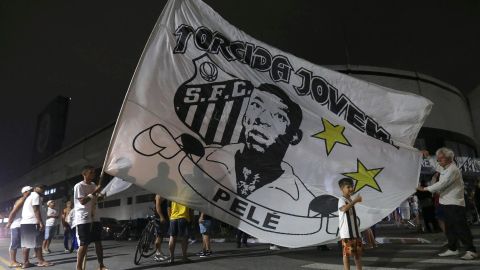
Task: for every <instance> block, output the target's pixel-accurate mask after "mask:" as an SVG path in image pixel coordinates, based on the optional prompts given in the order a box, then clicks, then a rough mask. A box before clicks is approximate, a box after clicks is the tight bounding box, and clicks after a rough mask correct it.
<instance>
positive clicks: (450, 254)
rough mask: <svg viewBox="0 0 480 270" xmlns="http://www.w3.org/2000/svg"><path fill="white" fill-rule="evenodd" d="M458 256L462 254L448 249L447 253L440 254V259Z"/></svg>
mask: <svg viewBox="0 0 480 270" xmlns="http://www.w3.org/2000/svg"><path fill="white" fill-rule="evenodd" d="M458 254H460V253H459V252H458V250H450V249H447V251H445V252H442V253H440V254H438V256H440V257H447V256H456V255H458Z"/></svg>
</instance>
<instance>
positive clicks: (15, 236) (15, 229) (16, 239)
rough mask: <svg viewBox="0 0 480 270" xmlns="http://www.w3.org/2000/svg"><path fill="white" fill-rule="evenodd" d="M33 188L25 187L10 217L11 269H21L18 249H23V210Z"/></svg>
mask: <svg viewBox="0 0 480 270" xmlns="http://www.w3.org/2000/svg"><path fill="white" fill-rule="evenodd" d="M32 189H33V188H32V187H31V186H24V187H23V188H22V197H20V198H19V199H17V201H15V204H14V206H13V209H12V211H11V212H10V214H9V215H8V223H7V228H10V232H11V238H10V240H11V241H10V249H9V250H10V266H9V267H10V268H15V267H20V266H22V264H21V263H19V262H17V249H19V248H21V247H22V246H21V234H20V223H21V222H22V209H23V203H24V202H25V199H26V198H27V197H28V196H29V195H30V192H32Z"/></svg>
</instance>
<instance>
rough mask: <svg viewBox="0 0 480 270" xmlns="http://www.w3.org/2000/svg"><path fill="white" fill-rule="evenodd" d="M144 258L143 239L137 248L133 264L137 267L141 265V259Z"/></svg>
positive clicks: (139, 241)
mask: <svg viewBox="0 0 480 270" xmlns="http://www.w3.org/2000/svg"><path fill="white" fill-rule="evenodd" d="M141 258H142V239H141V238H140V240H138V244H137V248H136V249H135V257H134V259H133V263H134V264H135V265H139V264H140V259H141Z"/></svg>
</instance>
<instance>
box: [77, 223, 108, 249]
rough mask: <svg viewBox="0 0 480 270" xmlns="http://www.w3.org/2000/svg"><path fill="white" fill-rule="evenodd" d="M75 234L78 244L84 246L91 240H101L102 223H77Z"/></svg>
mask: <svg viewBox="0 0 480 270" xmlns="http://www.w3.org/2000/svg"><path fill="white" fill-rule="evenodd" d="M77 236H78V239H79V240H80V243H79V245H80V246H86V245H88V244H90V243H92V242H99V241H101V240H102V224H101V223H100V222H93V224H92V223H85V224H78V225H77Z"/></svg>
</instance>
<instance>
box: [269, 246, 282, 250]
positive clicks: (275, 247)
mask: <svg viewBox="0 0 480 270" xmlns="http://www.w3.org/2000/svg"><path fill="white" fill-rule="evenodd" d="M270 250H280V248H279V247H278V246H277V245H270Z"/></svg>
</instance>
